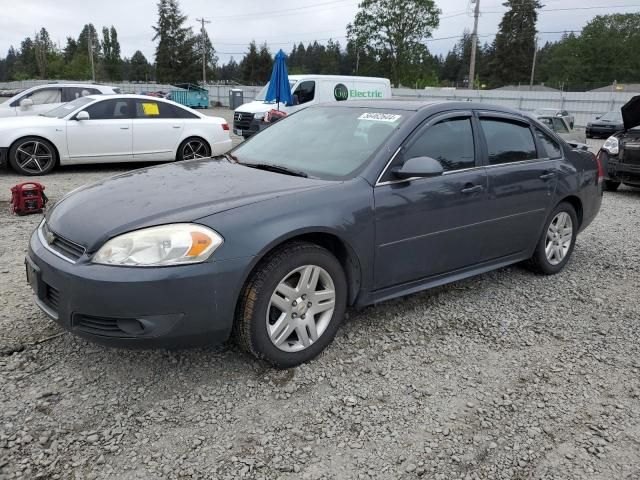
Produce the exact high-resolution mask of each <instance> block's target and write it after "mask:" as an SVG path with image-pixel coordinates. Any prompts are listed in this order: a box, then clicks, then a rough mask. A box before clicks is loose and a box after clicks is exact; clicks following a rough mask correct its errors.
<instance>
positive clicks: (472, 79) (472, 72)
mask: <svg viewBox="0 0 640 480" xmlns="http://www.w3.org/2000/svg"><path fill="white" fill-rule="evenodd" d="M473 1H474V0H472V3H473ZM475 3H476V8H475V11H474V13H473V17H474V18H473V34H472V35H471V65H470V66H469V85H468V88H469V90H473V88H474V86H475V83H476V49H477V47H478V18H479V17H480V0H475Z"/></svg>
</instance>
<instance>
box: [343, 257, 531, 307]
mask: <svg viewBox="0 0 640 480" xmlns="http://www.w3.org/2000/svg"><path fill="white" fill-rule="evenodd" d="M530 257H531V254H530V253H529V254H527V253H524V254H523V253H522V252H521V253H518V254H515V255H509V256H507V257H501V258H499V259H497V260H491V261H489V262H484V263H480V264H477V265H474V266H473V267H468V268H463V269H460V270H454V271H452V272H448V273H443V274H439V275H435V276H432V277H428V278H423V279H420V280H415V281H412V282H408V283H403V284H401V285H395V286H393V287H388V288H382V289H380V290H374V291H371V292H367V293H363V294H362V295H359V296H358V299H357V301H356V305H355V306H356V308H361V307H365V306H367V305H372V304H374V303H380V302H384V301H387V300H391V299H393V298H397V297H402V296H405V295H411V294H413V293H418V292H421V291H423V290H428V289H429V288H434V287H439V286H441V285H445V284H447V283H452V282H457V281H458V280H463V279H465V278H469V277H474V276H476V275H480V274H483V273H487V272H490V271H492V270H496V269H498V268H502V267H506V266H508V265H513V264H514V263H518V262H522V261H524V260H528V259H529V258H530Z"/></svg>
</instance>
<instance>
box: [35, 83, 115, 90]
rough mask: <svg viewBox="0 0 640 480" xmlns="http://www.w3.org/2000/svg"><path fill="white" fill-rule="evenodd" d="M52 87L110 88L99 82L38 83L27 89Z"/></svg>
mask: <svg viewBox="0 0 640 480" xmlns="http://www.w3.org/2000/svg"><path fill="white" fill-rule="evenodd" d="M54 87H77V88H111V89H113V88H114V87H111V86H109V85H103V84H101V83H42V84H40V85H34V86H33V87H29V88H28V89H27V90H31V89H32V88H54Z"/></svg>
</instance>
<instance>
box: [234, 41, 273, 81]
mask: <svg viewBox="0 0 640 480" xmlns="http://www.w3.org/2000/svg"><path fill="white" fill-rule="evenodd" d="M272 67H273V59H272V58H271V53H270V52H269V48H268V47H267V45H266V44H264V45H262V46H261V47H260V50H258V46H257V45H256V42H255V41H252V42H251V43H250V44H249V51H248V52H247V54H246V55H245V57H244V58H243V59H242V62H240V73H241V76H242V80H243V81H244V82H245V83H247V84H249V85H264V84H265V83H266V82H267V81H268V80H269V77H270V76H271V69H272Z"/></svg>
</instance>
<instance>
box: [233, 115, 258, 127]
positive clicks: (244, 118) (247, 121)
mask: <svg viewBox="0 0 640 480" xmlns="http://www.w3.org/2000/svg"><path fill="white" fill-rule="evenodd" d="M251 120H253V113H246V112H236V113H234V114H233V128H235V129H238V130H249V125H251Z"/></svg>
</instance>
